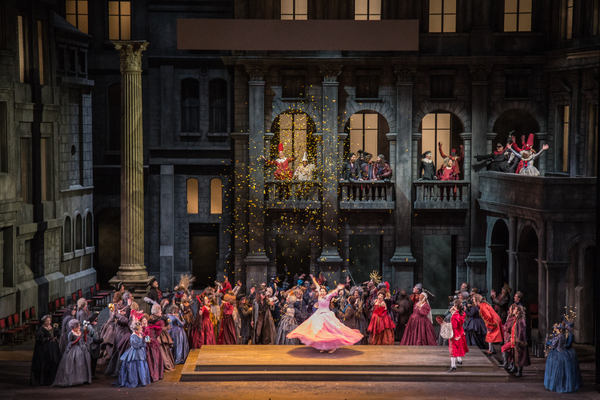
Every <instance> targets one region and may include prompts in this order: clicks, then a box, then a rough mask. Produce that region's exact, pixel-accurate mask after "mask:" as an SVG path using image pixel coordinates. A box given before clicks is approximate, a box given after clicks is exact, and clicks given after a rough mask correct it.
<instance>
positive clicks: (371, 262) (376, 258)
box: [342, 235, 382, 285]
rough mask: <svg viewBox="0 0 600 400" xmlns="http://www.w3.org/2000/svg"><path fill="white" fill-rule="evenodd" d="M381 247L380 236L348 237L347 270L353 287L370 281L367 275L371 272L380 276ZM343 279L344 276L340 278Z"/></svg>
mask: <svg viewBox="0 0 600 400" xmlns="http://www.w3.org/2000/svg"><path fill="white" fill-rule="evenodd" d="M381 245H382V240H381V235H350V265H349V268H348V269H349V272H350V275H351V277H352V278H353V279H354V284H355V285H360V284H361V283H363V282H366V281H368V280H369V279H371V278H370V277H369V275H371V273H372V272H373V271H377V272H378V273H379V275H380V276H381V264H382V257H381V255H382V251H381ZM342 275H344V274H342ZM343 279H345V276H342V280H343Z"/></svg>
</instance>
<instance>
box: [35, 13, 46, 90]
mask: <svg viewBox="0 0 600 400" xmlns="http://www.w3.org/2000/svg"><path fill="white" fill-rule="evenodd" d="M45 25H46V24H44V22H43V21H38V22H37V39H38V70H39V73H40V75H39V76H40V85H45V81H46V80H45V75H46V74H45V68H44V59H45V56H44V53H45V52H46V46H44V37H45V36H46V35H45Z"/></svg>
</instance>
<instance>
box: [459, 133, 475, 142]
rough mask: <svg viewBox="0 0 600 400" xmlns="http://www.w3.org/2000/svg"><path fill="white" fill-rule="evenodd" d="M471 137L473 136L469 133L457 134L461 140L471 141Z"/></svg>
mask: <svg viewBox="0 0 600 400" xmlns="http://www.w3.org/2000/svg"><path fill="white" fill-rule="evenodd" d="M472 135H473V134H472V133H471V132H463V133H460V134H459V136H460V138H461V139H462V140H471V136H472Z"/></svg>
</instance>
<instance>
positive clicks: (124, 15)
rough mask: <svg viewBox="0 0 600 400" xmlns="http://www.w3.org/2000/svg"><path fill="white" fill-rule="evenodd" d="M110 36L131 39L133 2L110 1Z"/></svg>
mask: <svg viewBox="0 0 600 400" xmlns="http://www.w3.org/2000/svg"><path fill="white" fill-rule="evenodd" d="M108 38H109V39H110V40H131V2H129V1H109V2H108Z"/></svg>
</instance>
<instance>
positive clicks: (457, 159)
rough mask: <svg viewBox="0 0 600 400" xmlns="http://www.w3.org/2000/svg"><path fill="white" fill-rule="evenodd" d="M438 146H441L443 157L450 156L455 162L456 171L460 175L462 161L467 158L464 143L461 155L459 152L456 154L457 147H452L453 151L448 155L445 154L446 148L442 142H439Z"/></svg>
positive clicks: (461, 146) (461, 147)
mask: <svg viewBox="0 0 600 400" xmlns="http://www.w3.org/2000/svg"><path fill="white" fill-rule="evenodd" d="M438 146H439V148H440V156H442V158H446V157H448V158H450V159H451V160H452V161H453V162H454V173H455V174H456V175H460V163H461V162H462V161H463V160H464V159H465V148H464V146H463V145H462V144H461V145H460V154H461V155H460V156H459V155H458V154H456V149H452V151H451V152H450V155H449V156H446V155H445V154H444V150H443V149H442V142H439V143H438ZM438 179H439V178H438Z"/></svg>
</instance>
